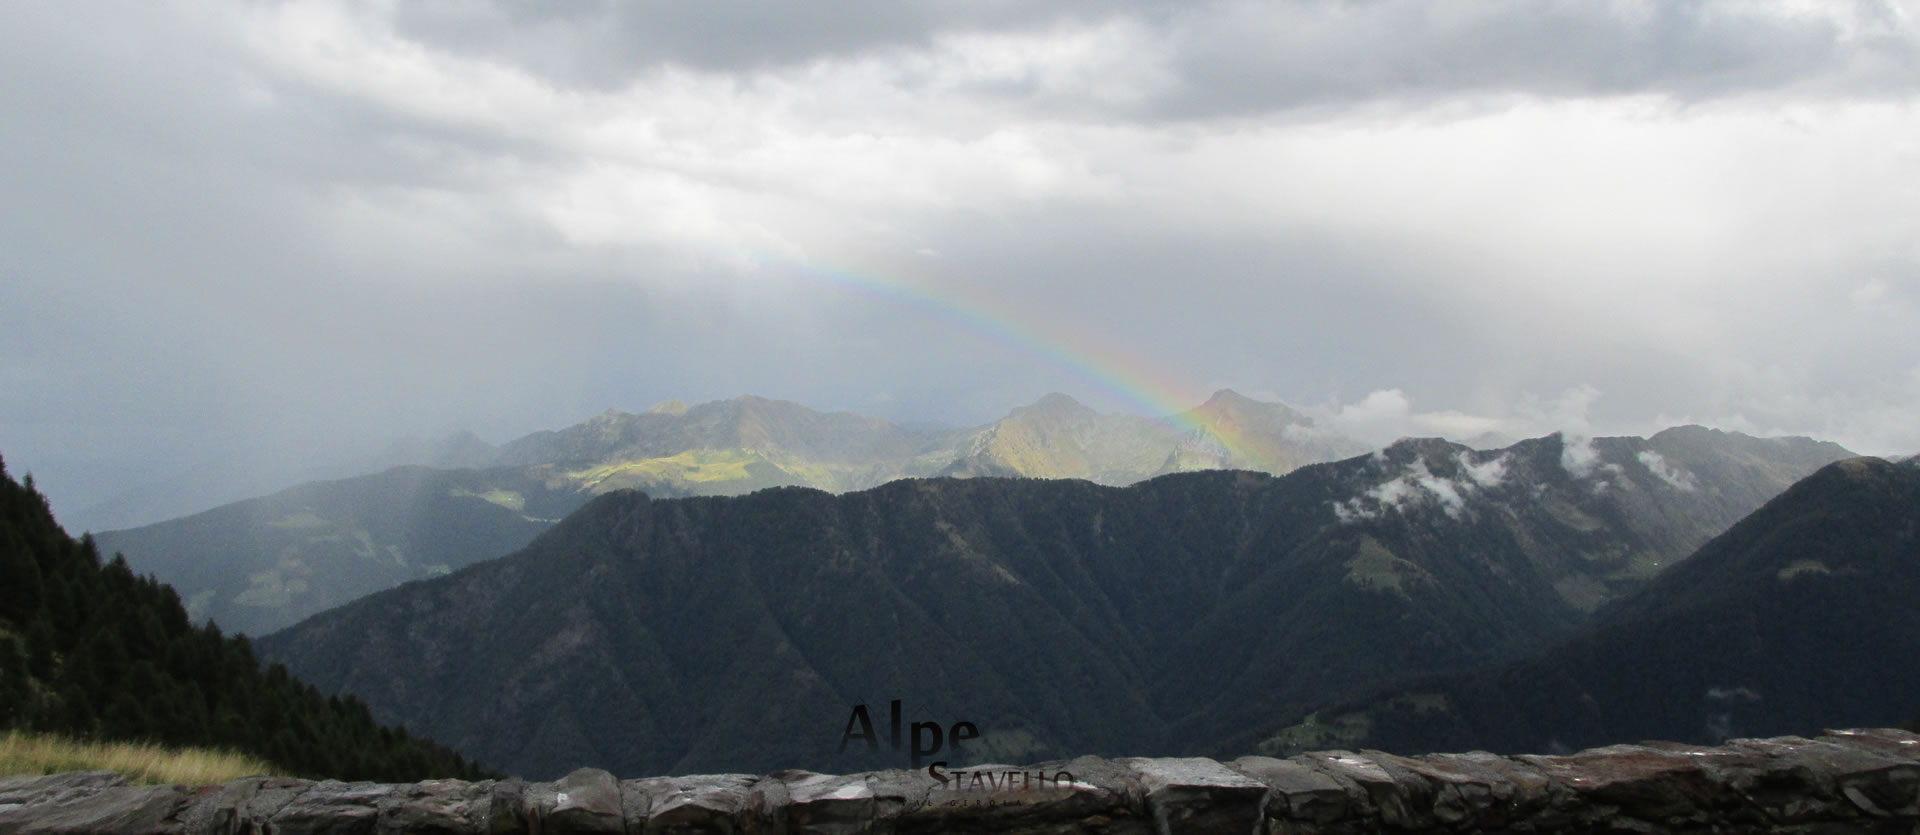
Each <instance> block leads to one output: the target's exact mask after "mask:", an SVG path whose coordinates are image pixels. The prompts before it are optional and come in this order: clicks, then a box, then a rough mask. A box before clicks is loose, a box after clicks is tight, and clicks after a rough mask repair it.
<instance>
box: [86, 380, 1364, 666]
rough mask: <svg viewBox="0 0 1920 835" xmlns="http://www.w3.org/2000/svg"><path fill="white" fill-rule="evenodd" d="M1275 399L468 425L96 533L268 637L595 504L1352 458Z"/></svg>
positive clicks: (758, 412) (1123, 480)
mask: <svg viewBox="0 0 1920 835" xmlns="http://www.w3.org/2000/svg"><path fill="white" fill-rule="evenodd" d="M1365 450H1366V447H1365V446H1364V445H1362V444H1360V443H1358V442H1355V441H1353V440H1350V439H1346V438H1342V437H1340V436H1338V435H1335V434H1332V433H1329V432H1326V431H1324V430H1322V429H1319V428H1317V427H1315V426H1314V425H1313V422H1312V420H1311V419H1310V418H1307V417H1306V416H1303V415H1301V414H1299V413H1298V412H1296V411H1294V410H1292V409H1290V408H1288V407H1287V406H1284V405H1282V404H1278V403H1265V402H1260V401H1256V400H1253V399H1250V398H1247V397H1244V396H1242V395H1240V394H1237V393H1235V392H1233V391H1230V390H1227V391H1221V392H1219V393H1217V394H1215V395H1214V396H1213V397H1212V398H1210V399H1209V400H1208V401H1207V402H1206V403H1204V404H1202V405H1200V406H1199V407H1197V408H1195V409H1192V410H1190V411H1188V412H1185V413H1182V414H1179V415H1174V416H1171V417H1167V418H1159V419H1155V418H1145V417H1139V416H1134V415H1123V414H1103V413H1100V412H1096V411H1094V410H1093V409H1090V408H1088V407H1086V406H1084V405H1082V404H1080V403H1078V402H1076V401H1074V400H1073V399H1072V398H1070V397H1067V396H1065V395H1060V394H1052V395H1048V396H1046V397H1044V398H1042V399H1041V400H1040V401H1039V402H1037V403H1034V404H1033V405H1030V406H1026V407H1022V408H1019V409H1015V410H1014V411H1013V412H1012V413H1011V414H1009V415H1007V416H1006V417H1005V418H1003V419H1001V420H999V421H996V422H994V423H992V424H988V425H986V426H982V427H976V428H973V429H926V428H909V427H902V426H898V425H895V424H892V423H889V422H887V421H884V420H880V419H878V418H871V417H863V416H859V415H853V414H848V413H844V412H832V413H825V412H817V411H814V410H812V409H808V408H807V407H805V406H802V405H800V404H797V403H791V402H786V401H779V400H768V399H765V398H760V397H751V396H749V397H739V398H735V399H733V400H725V401H716V402H712V403H703V404H700V405H697V406H691V407H689V406H686V405H684V404H680V403H667V404H663V405H661V406H658V407H655V408H653V409H650V410H648V411H646V412H644V413H641V414H631V413H627V412H620V411H613V410H609V411H607V412H605V413H603V414H601V415H598V416H596V417H594V418H592V419H589V420H587V421H584V422H582V423H579V424H576V425H574V426H570V427H567V428H565V429H560V430H556V431H543V432H536V433H533V434H531V435H527V436H525V437H522V438H519V439H517V440H514V441H511V442H509V443H506V444H504V445H501V446H499V447H493V446H490V445H488V444H486V443H485V442H484V441H481V440H480V439H478V438H476V437H473V436H472V435H469V434H462V435H456V436H454V437H452V438H449V439H447V440H445V441H442V442H438V443H416V444H412V445H408V446H406V447H397V448H396V449H394V450H390V451H389V455H390V456H392V457H394V458H398V459H405V458H408V457H412V458H414V459H415V460H419V461H421V462H423V463H425V464H431V465H433V466H411V467H400V468H395V469H390V470H386V471H384V472H379V473H374V474H371V475H363V476H357V477H352V478H346V479H338V480H332V481H322V482H312V483H308V484H302V485H299V486H297V487H293V488H290V489H288V490H284V491H281V492H279V493H275V494H273V495H269V496H264V497H261V498H257V499H251V500H247V501H242V502H235V503H232V504H228V505H223V506H221V507H218V508H215V509H213V510H209V511H206V512H203V513H198V514H194V515H191V516H186V517H182V518H179V519H173V520H169V521H166V522H160V523H156V524H152V525H145V526H141V527H138V528H132V529H127V530H119V531H107V532H104V533H101V534H99V535H98V536H99V540H100V542H101V544H102V546H103V547H106V548H108V549H110V550H113V551H118V552H121V553H124V554H126V555H127V558H128V559H129V560H130V561H131V562H132V563H133V565H134V566H135V567H136V568H138V569H139V570H141V571H143V572H151V573H153V574H154V575H155V576H157V577H159V578H160V579H161V580H162V581H165V582H167V583H169V584H171V585H173V586H174V587H176V588H177V589H179V591H180V593H181V595H182V596H183V597H184V598H185V600H186V602H187V606H188V609H189V611H190V612H192V614H193V616H194V617H195V618H196V619H206V618H211V619H213V620H214V621H216V622H218V623H219V624H221V625H222V626H224V627H226V628H229V629H234V630H237V631H240V632H245V633H248V634H254V635H258V634H264V633H266V632H269V631H272V630H274V629H278V628H280V627H283V626H287V625H289V624H292V623H294V622H296V621H298V620H300V619H301V618H304V617H307V616H308V615H312V614H314V613H316V612H319V611H322V610H324V609H327V608H329V607H332V606H337V605H339V604H342V603H345V602H347V601H349V600H352V599H354V598H356V597H359V596H361V595H364V594H368V593H370V592H374V591H378V590H380V589H384V588H389V587H391V586H393V585H396V584H398V583H402V582H405V581H408V580H415V579H421V578H426V577H432V576H436V575H439V574H444V573H447V572H448V571H451V570H454V569H458V568H461V567H463V566H466V565H469V564H472V563H474V562H476V561H479V560H483V559H488V558H492V557H497V556H501V555H504V554H507V553H511V552H512V551H515V550H517V549H519V548H520V547H522V546H524V545H526V544H527V543H528V542H529V541H531V540H532V538H533V537H534V535H536V534H538V533H539V532H540V531H543V530H545V529H546V528H547V527H549V526H551V525H552V524H553V523H554V522H555V521H557V520H559V519H560V518H561V517H563V516H565V515H567V514H568V513H570V512H572V511H574V510H577V509H578V508H580V507H581V506H582V505H584V504H585V503H586V502H587V501H588V500H590V499H592V498H593V497H594V496H597V495H601V494H604V493H608V492H612V491H615V490H621V489H627V488H635V489H640V490H644V491H645V492H646V493H647V494H649V495H651V496H653V497H656V498H660V497H677V496H695V495H738V494H743V493H748V492H751V491H753V490H759V489H764V488H768V487H783V486H804V487H813V488H817V489H821V490H827V491H831V492H843V491H848V490H860V489H866V488H869V487H874V486H876V485H879V484H882V483H885V482H887V481H891V480H894V479H898V478H903V477H912V476H936V475H951V476H978V475H994V476H1024V477H1035V478H1082V479H1088V480H1091V481H1095V482H1098V483H1102V484H1114V485H1121V484H1130V483H1133V482H1136V481H1140V480H1142V479H1146V478H1150V477H1153V476H1156V475H1161V474H1165V473H1172V472H1184V471H1192V470H1204V469H1222V468H1237V469H1250V470H1257V471H1264V472H1271V473H1276V474H1278V473H1284V472H1288V471H1291V470H1292V469H1294V468H1297V467H1299V466H1301V465H1303V464H1307V463H1312V462H1318V461H1330V460H1334V459H1336V458H1340V457H1344V456H1347V455H1354V454H1358V453H1360V452H1364V451H1365Z"/></svg>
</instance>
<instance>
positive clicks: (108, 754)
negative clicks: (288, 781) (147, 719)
mask: <svg viewBox="0 0 1920 835" xmlns="http://www.w3.org/2000/svg"><path fill="white" fill-rule="evenodd" d="M68 771H118V772H120V773H121V774H125V775H127V780H128V781H129V782H133V783H140V784H147V785H172V784H180V785H186V786H205V785H212V784H214V783H224V782H226V781H228V780H235V779H239V778H241V777H252V776H255V775H260V774H272V773H274V768H273V766H271V765H268V764H267V763H266V762H264V761H262V760H258V759H255V758H253V757H249V756H246V755H244V754H236V753H233V752H230V751H215V750H207V749H202V748H166V747H162V746H159V745H153V744H149V743H142V742H82V741H78V740H73V739H68V738H66V737H61V736H53V735H50V734H36V733H23V732H21V731H8V732H7V733H6V735H5V736H0V777H5V776H11V775H17V774H60V773H63V772H68Z"/></svg>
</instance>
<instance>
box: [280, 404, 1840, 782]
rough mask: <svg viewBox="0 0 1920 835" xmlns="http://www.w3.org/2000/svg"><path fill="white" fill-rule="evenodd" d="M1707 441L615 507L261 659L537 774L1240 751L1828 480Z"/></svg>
mask: <svg viewBox="0 0 1920 835" xmlns="http://www.w3.org/2000/svg"><path fill="white" fill-rule="evenodd" d="M1846 455H1847V453H1846V451H1845V450H1843V449H1840V448H1839V447H1836V446H1833V445H1831V444H1820V443H1815V442H1811V441H1806V440H1805V439H1798V440H1794V439H1758V438H1750V437H1746V436H1741V435H1737V434H1732V433H1723V432H1715V431H1711V430H1705V429H1699V428H1697V427H1696V428H1686V429H1678V430H1671V431H1669V432H1663V433H1661V434H1660V435H1657V436H1655V437H1653V438H1649V439H1642V438H1601V439H1594V440H1592V441H1591V442H1579V443H1576V442H1569V441H1567V440H1566V439H1563V438H1561V437H1559V436H1549V437H1546V438H1538V439H1534V440H1531V441H1525V442H1522V443H1519V444H1515V445H1514V446H1512V447H1509V448H1507V449H1504V450H1492V451H1476V450H1471V449H1468V448H1466V447H1463V446H1460V445H1457V444H1451V443H1448V442H1446V441H1442V440H1439V439H1426V440H1410V441H1404V442H1401V443H1398V444H1395V445H1394V446H1392V447H1391V448H1388V449H1386V450H1382V451H1381V452H1379V453H1377V454H1374V455H1367V456H1361V457H1358V458H1353V459H1349V460H1346V461H1340V462H1335V463H1331V464H1323V465H1317V466H1311V467H1306V468H1303V469H1300V470H1297V471H1295V472H1293V473H1291V474H1289V475H1287V476H1284V477H1280V478H1274V477H1270V476H1266V475H1259V474H1254V473H1246V472H1230V471H1220V472H1205V473H1190V474H1180V475H1170V476H1165V477H1161V478H1158V479H1154V480H1151V481H1147V482H1143V483H1140V484H1136V485H1133V486H1130V487H1124V488H1119V487H1106V486H1101V485H1097V484H1093V483H1090V482H1085V481H1042V480H1025V479H978V480H957V479H931V480H908V481H899V482H894V483H891V484H887V485H884V486H881V487H878V488H875V489H872V490H867V491H862V492H857V493H849V494H844V495H837V496H836V495H831V494H827V493H823V492H819V491H815V490H808V489H800V488H781V489H773V490H766V491H761V492H758V493H754V494H752V495H748V496H743V497H731V498H719V497H709V498H692V499H673V500H654V499H649V498H648V497H646V496H645V495H642V494H639V493H634V492H621V493H614V494H610V495H606V496H603V497H601V498H599V499H596V500H595V501H593V502H592V503H590V504H588V505H587V506H586V507H585V508H583V509H582V510H581V511H579V512H578V513H576V514H574V515H573V516H571V517H569V518H568V519H567V520H565V521H563V522H562V523H561V524H559V525H558V526H556V527H554V528H553V529H552V530H550V531H548V532H547V533H545V534H542V535H541V536H540V537H539V538H537V539H535V540H534V542H533V543H531V544H530V545H529V546H528V547H527V548H526V549H525V550H523V551H521V552H519V553H517V554H514V555H512V556H509V557H506V558H503V559H499V560H494V561H490V562H486V563H482V564H479V565H475V566H473V567H471V568H468V569H465V570H463V571H460V572H457V573H455V574H453V575H452V576H449V577H443V578H437V579H433V580H427V581H423V582H419V583H412V584H408V585H406V586H403V587H400V588H397V589H392V590H389V591H386V592H382V593H380V594H377V595H374V596H372V597H369V598H366V599H364V600H361V601H357V602H356V603H353V604H349V605H347V606H344V607H341V608H339V609H335V610H331V611H328V612H325V613H322V614H320V615H318V616H315V617H314V618H311V619H309V620H307V621H305V622H303V623H301V624H299V625H296V626H295V627H292V628H290V629H288V630H285V631H282V632H279V633H275V634H273V635H270V636H267V637H265V638H262V639H261V641H260V646H261V649H262V652H263V653H264V654H266V655H268V656H269V657H272V658H276V659H280V660H284V661H286V662H287V663H288V665H289V666H290V667H291V668H293V669H294V670H296V671H297V672H299V673H300V674H301V675H302V676H303V677H306V678H308V679H309V680H312V681H315V682H316V683H318V684H320V685H321V686H323V687H325V688H328V689H336V690H341V691H345V692H353V693H357V694H359V695H360V696H362V697H363V698H365V699H366V700H367V702H368V704H369V705H370V706H371V707H372V708H373V709H374V711H375V714H376V715H377V716H380V717H382V718H384V719H388V720H392V721H404V722H406V723H407V724H408V725H409V726H411V727H416V728H420V729H422V730H424V731H426V732H427V733H430V734H432V735H433V736H434V737H435V738H436V739H440V740H443V741H445V742H447V743H448V744H450V745H452V746H454V747H455V748H457V749H458V750H461V751H463V752H466V753H468V754H469V755H471V756H475V757H479V758H481V759H483V760H485V761H487V762H489V763H493V764H497V765H500V766H502V767H505V768H509V769H512V770H515V771H517V772H520V773H522V774H524V775H526V776H554V775H558V774H560V773H564V772H565V771H567V770H570V769H572V768H574V767H576V766H579V765H586V764H590V765H595V766H599V767H603V768H608V769H610V770H613V771H615V772H617V773H621V774H630V775H639V774H657V773H689V772H701V771H746V772H753V771H767V770H772V769H778V768H790V767H805V768H814V769H819V770H829V771H847V770H862V769H868V768H881V767H889V766H898V765H903V764H905V759H904V757H905V755H904V754H896V753H893V752H882V753H881V754H880V755H879V756H877V757H876V756H868V755H866V753H865V752H864V750H863V749H862V747H861V746H859V745H858V744H856V745H855V746H854V747H852V748H851V749H849V751H848V752H847V753H845V754H842V753H841V752H840V751H839V749H838V742H839V741H840V738H841V735H842V733H843V731H844V729H845V727H846V724H847V721H848V719H849V712H850V710H851V708H852V706H853V705H855V704H856V703H866V704H868V705H870V706H871V707H872V709H873V711H874V713H875V720H876V723H877V724H878V725H879V726H880V727H879V730H880V732H881V733H883V734H884V733H885V727H884V726H885V721H886V720H885V713H886V706H887V704H888V702H889V701H891V700H892V699H901V700H902V701H903V702H904V704H905V706H906V711H907V716H906V720H907V721H908V722H913V721H934V722H939V723H941V724H942V725H943V726H946V725H950V724H951V723H953V722H956V721H962V720H964V721H968V722H972V723H974V724H976V725H977V726H978V727H979V729H980V731H981V734H982V737H981V740H980V742H979V745H980V746H981V747H980V748H977V749H975V750H974V751H973V752H971V754H970V755H969V756H964V757H962V756H956V757H955V759H956V760H962V761H964V760H967V759H971V758H975V757H978V758H990V759H992V760H993V761H1000V762H1020V761H1033V760H1037V759H1041V758H1044V757H1048V756H1073V755H1078V754H1085V753H1093V754H1117V755H1163V754H1182V753H1214V752H1216V751H1217V750H1218V749H1219V746H1220V745H1222V744H1225V741H1228V740H1233V739H1236V738H1238V737H1240V736H1242V735H1244V733H1245V732H1246V731H1247V730H1248V729H1250V728H1255V727H1265V726H1268V725H1269V724H1270V723H1271V722H1272V720H1273V719H1274V717H1277V716H1285V715H1289V713H1290V712H1291V711H1293V710H1296V709H1298V708H1302V707H1305V706H1308V705H1311V704H1314V703H1317V702H1320V701H1324V700H1326V699H1328V698H1330V697H1333V696H1336V695H1338V694H1340V693H1343V692H1347V691H1350V690H1353V689H1356V688H1360V687H1363V686H1368V685H1372V684H1375V683H1378V682H1382V681H1385V680H1389V679H1394V678H1399V677H1402V676H1406V675H1410V674H1419V673H1429V672H1442V671H1449V670H1458V669H1469V668H1472V667H1475V666H1479V665H1484V664H1489V663H1496V662H1500V661H1505V660H1511V659H1516V658H1520V657H1523V656H1524V655H1526V654H1527V653H1529V652H1531V651H1534V650H1536V649H1538V648H1540V647H1542V646H1544V645H1546V644H1547V643H1548V642H1550V641H1552V640H1554V639H1557V638H1562V637H1566V636H1568V635H1571V634H1573V633H1574V632H1576V631H1577V630H1579V629H1580V628H1582V627H1583V626H1584V625H1586V624H1587V623H1588V622H1589V621H1590V618H1591V612H1592V611H1594V609H1595V608H1596V607H1599V606H1602V605H1604V604H1606V603H1607V602H1609V601H1611V600H1614V599H1616V598H1618V597H1619V596H1621V595H1622V594H1626V593H1629V592H1631V591H1633V590H1636V589H1638V588H1640V587H1642V586H1644V585H1645V583H1646V582H1647V580H1648V579H1649V578H1652V577H1654V576H1656V575H1657V574H1658V573H1660V572H1661V571H1662V570H1663V568H1664V566H1668V565H1671V564H1673V563H1674V562H1677V561H1679V560H1681V559H1683V558H1685V557H1686V555H1687V554H1689V553H1691V552H1692V551H1693V550H1694V549H1695V548H1697V547H1698V546H1700V545H1701V544H1702V543H1704V542H1705V541H1707V540H1708V539H1709V538H1710V537H1712V536H1713V535H1714V534H1717V533H1719V532H1721V531H1722V530H1724V529H1725V528H1726V526H1728V525H1730V524H1732V523H1733V522H1734V521H1735V520H1737V519H1739V518H1740V517H1741V516H1743V515H1745V514H1746V513H1748V512H1751V511H1752V510H1753V509H1754V508H1756V507H1758V506H1760V504H1762V503H1763V502H1765V501H1766V500H1767V499H1768V498H1770V497H1771V496H1773V495H1774V494H1775V493H1777V492H1778V491H1779V490H1781V489H1783V488H1784V487H1785V486H1787V485H1788V484H1790V483H1792V481H1793V480H1795V479H1797V478H1800V477H1801V476H1804V475H1806V474H1807V473H1810V472H1812V471H1814V470H1815V469H1818V468H1819V467H1820V466H1821V465H1823V464H1825V463H1827V462H1830V461H1833V460H1837V459H1839V458H1842V457H1845V456H1846Z"/></svg>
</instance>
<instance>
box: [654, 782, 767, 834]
mask: <svg viewBox="0 0 1920 835" xmlns="http://www.w3.org/2000/svg"><path fill="white" fill-rule="evenodd" d="M759 779H760V778H758V777H754V776H752V775H750V774H706V775H700V776H695V777H651V778H647V779H645V780H637V781H634V782H635V783H636V785H637V787H638V788H640V789H641V790H643V791H645V792H646V793H647V795H648V808H649V809H650V811H649V813H648V816H647V825H646V828H645V830H644V831H645V832H646V833H648V835H680V834H681V833H687V834H688V835H691V833H732V832H743V831H746V829H747V825H746V822H747V819H750V818H751V817H752V816H751V815H743V814H742V813H743V812H747V811H748V810H749V809H750V808H751V807H752V800H753V786H754V783H755V782H757V781H758V780H759Z"/></svg>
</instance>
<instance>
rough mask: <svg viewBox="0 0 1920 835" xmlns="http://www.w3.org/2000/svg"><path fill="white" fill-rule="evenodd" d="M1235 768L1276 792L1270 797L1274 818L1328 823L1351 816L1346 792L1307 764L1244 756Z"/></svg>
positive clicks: (1271, 816)
mask: <svg viewBox="0 0 1920 835" xmlns="http://www.w3.org/2000/svg"><path fill="white" fill-rule="evenodd" d="M1231 765H1232V767H1233V768H1234V770H1236V771H1239V772H1240V773H1241V774H1245V775H1247V776H1248V777H1252V778H1253V779H1255V780H1259V781H1260V782H1261V783H1263V784H1265V785H1266V786H1267V788H1268V789H1271V790H1272V793H1271V794H1269V795H1267V816H1268V817H1270V818H1277V819H1283V820H1298V821H1304V822H1308V823H1319V824H1325V823H1332V822H1334V821H1337V820H1340V819H1342V818H1345V817H1347V816H1348V814H1349V807H1348V804H1347V792H1346V789H1344V788H1342V787H1341V785H1340V783H1339V782H1338V781H1336V780H1334V779H1333V778H1332V777H1329V776H1327V775H1325V774H1322V773H1320V772H1318V771H1315V770H1313V769H1311V768H1308V767H1307V766H1306V765H1305V764H1303V763H1299V762H1295V761H1293V760H1277V759H1274V758H1272V757H1241V758H1240V759H1237V760H1234V761H1233V763H1232V764H1231Z"/></svg>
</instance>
